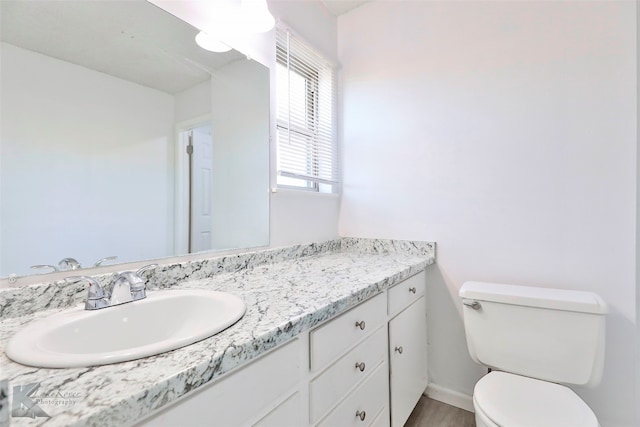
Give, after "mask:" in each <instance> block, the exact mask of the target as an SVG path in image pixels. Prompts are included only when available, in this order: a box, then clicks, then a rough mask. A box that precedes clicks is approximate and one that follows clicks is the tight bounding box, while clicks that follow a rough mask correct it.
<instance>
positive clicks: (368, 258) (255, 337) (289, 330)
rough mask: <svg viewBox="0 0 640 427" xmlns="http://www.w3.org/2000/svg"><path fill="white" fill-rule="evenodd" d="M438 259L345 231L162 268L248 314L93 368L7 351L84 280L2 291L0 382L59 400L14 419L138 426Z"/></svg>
mask: <svg viewBox="0 0 640 427" xmlns="http://www.w3.org/2000/svg"><path fill="white" fill-rule="evenodd" d="M434 261H435V244H434V243H428V242H408V241H389V240H373V239H349V238H343V239H338V240H335V241H331V242H323V243H320V244H310V245H297V246H292V247H290V248H283V249H270V250H264V251H255V252H250V253H246V254H241V255H232V256H224V257H219V258H214V259H209V260H202V261H197V262H186V263H182V264H173V265H169V266H161V267H159V268H158V269H157V270H156V271H155V272H152V273H150V274H149V275H148V277H149V283H150V284H154V285H156V286H157V287H160V288H182V289H184V288H200V289H211V290H217V291H224V292H229V293H232V294H235V295H237V296H239V297H241V298H242V299H243V300H244V301H245V303H246V305H247V312H246V314H245V315H244V317H243V318H242V319H240V321H238V322H237V323H236V324H235V325H233V326H232V327H230V328H228V329H226V330H224V331H222V332H220V333H219V334H217V335H215V336H213V337H210V338H207V339H205V340H202V341H200V342H197V343H195V344H192V345H190V346H187V347H183V348H180V349H177V350H174V351H170V352H167V353H163V354H160V355H157V356H152V357H147V358H144V359H139V360H134V361H130V362H124V363H117V364H113V365H105V366H97V367H90V368H72V369H38V368H32V367H27V366H23V365H20V364H17V363H14V362H12V361H10V360H9V359H8V358H7V357H6V356H5V355H4V347H5V345H6V343H7V341H8V339H9V338H10V337H11V336H12V335H13V334H14V333H15V332H16V331H18V330H19V329H20V328H21V327H23V326H25V325H26V324H28V323H29V322H31V321H33V320H36V319H42V318H45V317H47V316H50V315H51V314H54V313H56V312H59V311H61V310H63V309H65V308H68V307H70V306H73V305H75V304H78V303H80V301H82V298H83V296H84V292H85V291H84V289H83V288H82V287H79V288H71V287H70V285H68V284H64V283H51V284H41V285H33V286H29V287H26V288H18V289H9V290H3V291H2V292H0V306H1V307H2V310H1V311H0V315H1V316H2V317H1V319H2V327H1V328H0V348H1V349H2V355H1V356H0V383H1V380H8V387H10V388H11V389H12V387H15V386H18V385H28V384H32V383H40V387H39V389H38V391H37V392H36V393H34V395H35V396H38V397H39V398H42V399H45V400H48V402H49V403H50V404H49V405H45V403H44V402H43V403H42V404H39V406H40V407H41V408H42V409H43V410H45V411H46V413H47V415H49V416H50V417H49V418H46V417H40V418H36V419H30V418H25V417H11V425H15V426H22V425H28V426H32V425H52V426H53V425H56V426H57V425H60V426H62V425H64V426H67V425H96V426H98V425H99V426H120V425H125V424H129V423H131V422H133V421H134V420H137V419H140V418H142V417H144V416H145V415H147V414H149V413H150V412H152V411H153V410H155V409H158V408H160V407H162V406H164V405H166V404H168V403H170V402H172V401H173V400H175V399H177V398H179V397H180V396H182V395H184V394H185V393H187V392H189V391H190V390H193V389H195V388H197V387H199V386H201V385H203V384H205V383H207V382H209V381H211V380H213V379H215V378H217V377H219V376H220V375H222V374H224V373H226V372H228V371H230V370H231V369H234V368H236V367H238V366H241V365H242V364H243V363H245V362H247V361H249V360H251V359H253V358H255V357H256V356H258V355H260V354H261V353H263V352H265V351H267V350H269V349H271V348H273V347H275V346H277V345H279V344H281V343H284V342H285V341H288V340H289V339H291V338H292V337H294V336H296V335H298V334H299V333H301V332H303V331H306V330H308V329H310V328H312V327H314V326H315V325H317V324H319V323H320V322H323V321H325V320H327V319H330V318H331V317H334V316H336V315H337V314H340V313H342V312H344V311H346V310H348V309H349V308H351V307H353V306H355V305H357V304H358V303H360V302H361V301H364V300H366V299H368V298H369V297H371V296H373V295H375V294H377V293H379V292H381V291H382V290H384V289H386V288H388V287H389V286H392V285H394V284H396V283H398V282H400V281H401V280H403V279H405V278H407V277H409V276H411V275H413V274H415V273H417V272H419V271H421V270H423V269H424V268H425V267H426V266H427V265H429V264H432V263H433V262H434ZM98 279H100V278H98ZM102 280H104V278H102ZM51 306H54V307H55V308H54V309H51ZM34 395H32V400H35V399H34V397H33V396H34ZM5 405H6V401H5ZM1 406H3V405H2V403H0V407H1ZM5 410H6V407H5Z"/></svg>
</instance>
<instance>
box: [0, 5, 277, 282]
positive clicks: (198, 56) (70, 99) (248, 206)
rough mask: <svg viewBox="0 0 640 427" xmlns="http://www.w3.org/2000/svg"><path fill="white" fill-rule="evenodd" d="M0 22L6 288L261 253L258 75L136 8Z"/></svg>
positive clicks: (0, 236) (52, 8) (264, 181)
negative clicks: (175, 260)
mask: <svg viewBox="0 0 640 427" xmlns="http://www.w3.org/2000/svg"><path fill="white" fill-rule="evenodd" d="M0 8H1V10H0V18H1V22H0V27H1V41H2V44H1V46H0V54H1V79H2V80H1V82H0V83H1V85H2V94H1V97H0V98H1V99H0V101H1V109H2V116H1V123H0V132H1V134H0V136H1V139H0V144H1V145H0V150H1V156H0V161H1V164H0V174H1V175H0V221H1V222H0V242H1V248H0V276H2V277H6V276H8V275H10V274H14V273H15V274H18V275H21V276H22V275H27V274H34V273H38V272H40V271H36V270H31V269H30V266H32V265H50V266H54V267H55V266H58V265H62V264H59V263H62V262H63V260H64V259H65V258H74V259H75V260H76V261H77V262H78V263H79V264H80V265H81V266H82V267H91V266H93V265H94V264H95V263H96V262H97V261H99V260H102V259H104V258H106V257H111V256H117V257H118V258H117V261H114V260H112V259H109V260H106V261H103V262H106V263H114V262H133V261H140V260H148V259H157V258H163V257H171V256H176V255H182V254H185V253H189V252H197V251H208V250H225V249H233V248H247V247H254V246H263V245H267V244H268V240H269V235H268V232H269V217H268V215H269V195H268V185H269V184H268V176H269V169H268V168H269V160H268V156H269V71H268V69H267V68H266V67H264V66H262V65H261V64H258V63H256V62H255V61H250V60H248V59H247V58H246V57H244V56H243V55H241V54H239V53H238V52H234V51H232V52H228V53H212V52H208V51H205V50H203V49H201V48H200V47H198V46H197V45H196V43H195V41H194V38H195V35H196V34H197V33H198V30H196V29H195V28H193V27H191V26H190V25H189V24H186V23H184V22H182V21H180V20H179V19H177V18H175V17H174V16H172V15H169V14H167V13H166V12H164V11H162V10H161V9H159V8H157V7H155V6H153V5H152V4H150V3H148V2H146V1H144V0H131V1H123V2H120V1H116V2H114V1H108V0H107V1H100V0H97V1H85V0H83V1H66V0H64V1H55V2H52V1H24V0H22V1H8V0H3V1H2V2H0ZM189 153H191V154H189ZM65 265H67V266H68V265H70V264H69V263H68V262H67V263H66V264H65ZM44 272H46V270H45V271H44Z"/></svg>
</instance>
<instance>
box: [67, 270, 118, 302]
mask: <svg viewBox="0 0 640 427" xmlns="http://www.w3.org/2000/svg"><path fill="white" fill-rule="evenodd" d="M64 280H65V281H66V282H69V283H78V282H88V283H89V292H88V293H87V302H86V303H85V305H84V308H85V310H97V309H99V308H105V307H108V306H109V301H107V298H106V297H105V294H104V289H102V286H100V283H98V282H97V281H96V280H95V279H93V278H92V277H89V276H71V277H67V278H65V279H64Z"/></svg>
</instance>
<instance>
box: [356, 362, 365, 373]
mask: <svg viewBox="0 0 640 427" xmlns="http://www.w3.org/2000/svg"><path fill="white" fill-rule="evenodd" d="M364 366H365V365H364V362H360V363H356V368H358V369H360V372H364Z"/></svg>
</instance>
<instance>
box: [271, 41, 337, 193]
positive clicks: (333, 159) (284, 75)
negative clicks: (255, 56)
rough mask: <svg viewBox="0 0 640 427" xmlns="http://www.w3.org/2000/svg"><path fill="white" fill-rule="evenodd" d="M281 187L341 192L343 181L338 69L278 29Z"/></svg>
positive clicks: (279, 181) (278, 147)
mask: <svg viewBox="0 0 640 427" xmlns="http://www.w3.org/2000/svg"><path fill="white" fill-rule="evenodd" d="M276 62H277V68H276V78H277V82H276V84H277V86H276V91H277V101H276V103H277V158H278V162H277V163H278V165H277V168H278V185H284V186H294V187H304V188H307V189H312V190H316V191H317V190H318V189H319V188H320V187H321V185H322V184H325V185H326V184H328V185H331V188H332V190H335V186H336V184H338V180H339V175H340V174H339V165H338V150H337V143H336V130H335V124H336V76H335V69H334V67H333V66H332V65H331V64H330V63H329V62H328V61H327V60H325V59H324V58H323V57H322V56H321V55H320V54H318V53H317V52H316V51H315V50H313V49H312V48H311V47H309V46H308V45H306V44H305V43H303V42H302V41H300V40H299V39H297V38H296V37H295V36H294V35H292V34H291V33H290V32H289V31H287V30H283V29H277V30H276Z"/></svg>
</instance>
